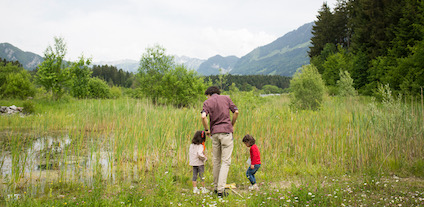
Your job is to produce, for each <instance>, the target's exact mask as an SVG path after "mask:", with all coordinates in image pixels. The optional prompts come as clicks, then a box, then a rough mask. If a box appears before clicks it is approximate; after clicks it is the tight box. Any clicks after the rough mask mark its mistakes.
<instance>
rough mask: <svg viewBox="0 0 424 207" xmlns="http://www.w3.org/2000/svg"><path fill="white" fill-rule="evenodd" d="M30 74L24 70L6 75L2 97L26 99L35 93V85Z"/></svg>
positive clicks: (0, 88)
mask: <svg viewBox="0 0 424 207" xmlns="http://www.w3.org/2000/svg"><path fill="white" fill-rule="evenodd" d="M29 79H30V75H29V74H28V72H27V71H25V70H22V71H20V72H18V73H10V74H8V75H7V76H6V81H5V83H4V84H3V85H2V86H1V87H0V90H1V94H2V97H5V98H20V99H26V98H28V97H30V96H31V97H33V96H34V95H35V87H34V85H33V84H32V83H31V81H30V80H29Z"/></svg>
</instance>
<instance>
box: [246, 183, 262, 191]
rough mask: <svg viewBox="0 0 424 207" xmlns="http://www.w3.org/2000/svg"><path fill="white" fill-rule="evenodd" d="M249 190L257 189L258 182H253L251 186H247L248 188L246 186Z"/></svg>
mask: <svg viewBox="0 0 424 207" xmlns="http://www.w3.org/2000/svg"><path fill="white" fill-rule="evenodd" d="M248 189H249V190H259V186H258V184H256V183H255V184H253V185H251V186H249V188H248Z"/></svg>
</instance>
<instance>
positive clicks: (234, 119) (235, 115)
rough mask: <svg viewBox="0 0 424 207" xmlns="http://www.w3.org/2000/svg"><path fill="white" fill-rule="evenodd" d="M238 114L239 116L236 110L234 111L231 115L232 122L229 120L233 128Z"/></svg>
mask: <svg viewBox="0 0 424 207" xmlns="http://www.w3.org/2000/svg"><path fill="white" fill-rule="evenodd" d="M238 114H239V111H238V110H236V111H235V112H234V113H233V120H231V124H232V125H233V126H234V124H236V121H237V117H238Z"/></svg>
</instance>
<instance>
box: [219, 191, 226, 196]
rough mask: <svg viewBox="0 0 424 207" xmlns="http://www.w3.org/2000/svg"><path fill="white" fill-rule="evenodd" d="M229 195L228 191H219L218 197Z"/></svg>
mask: <svg viewBox="0 0 424 207" xmlns="http://www.w3.org/2000/svg"><path fill="white" fill-rule="evenodd" d="M227 196H228V193H227V192H225V191H224V192H222V193H218V198H224V197H227Z"/></svg>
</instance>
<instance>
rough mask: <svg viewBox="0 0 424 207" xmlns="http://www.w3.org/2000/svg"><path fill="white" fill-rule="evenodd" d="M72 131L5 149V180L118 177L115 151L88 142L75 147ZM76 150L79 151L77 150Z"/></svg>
mask: <svg viewBox="0 0 424 207" xmlns="http://www.w3.org/2000/svg"><path fill="white" fill-rule="evenodd" d="M76 145H77V143H73V141H72V140H71V138H70V137H69V135H64V136H58V137H52V136H47V137H40V138H37V139H35V140H33V141H32V143H30V144H28V145H27V147H26V149H25V150H24V152H23V153H16V152H15V153H12V152H11V151H10V150H4V149H2V151H1V153H0V167H1V171H0V173H1V178H2V179H3V182H2V183H5V182H7V181H8V180H9V181H10V180H11V179H12V177H14V176H16V174H17V173H18V175H19V176H17V177H21V178H23V179H24V180H27V181H28V180H29V181H35V182H38V183H43V182H44V181H46V180H54V179H57V178H58V176H61V177H64V178H65V179H66V180H78V181H81V182H84V181H88V182H90V181H91V179H92V177H93V174H94V173H101V175H102V177H103V178H110V179H112V180H114V179H115V175H114V174H113V155H112V152H111V151H110V150H108V149H107V146H103V145H102V146H101V148H100V149H98V150H96V151H94V152H92V151H90V150H89V149H87V148H88V146H83V147H76ZM76 151H77V153H76Z"/></svg>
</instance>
